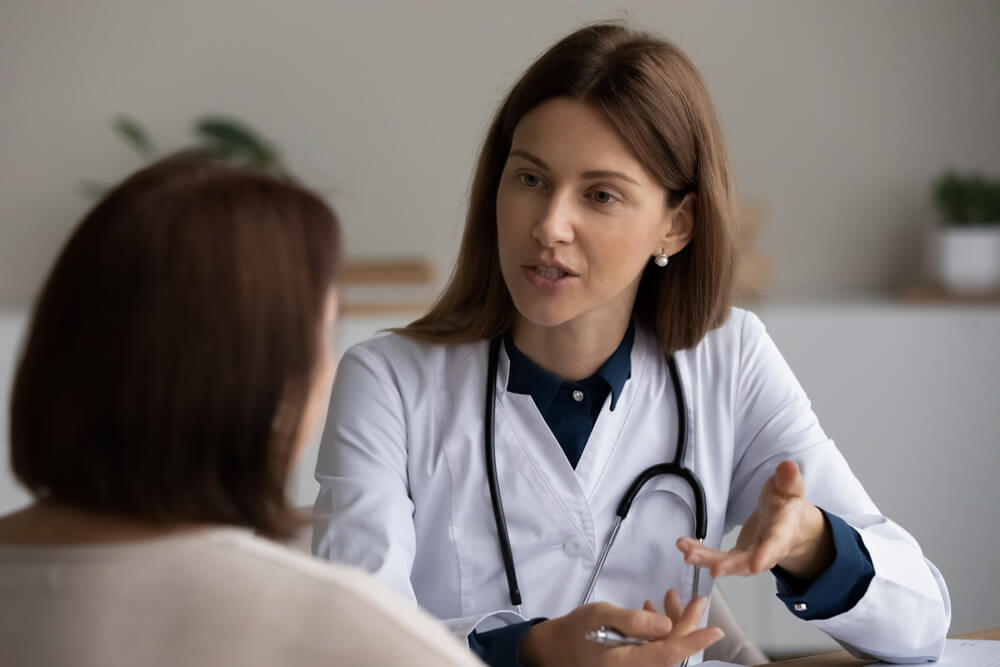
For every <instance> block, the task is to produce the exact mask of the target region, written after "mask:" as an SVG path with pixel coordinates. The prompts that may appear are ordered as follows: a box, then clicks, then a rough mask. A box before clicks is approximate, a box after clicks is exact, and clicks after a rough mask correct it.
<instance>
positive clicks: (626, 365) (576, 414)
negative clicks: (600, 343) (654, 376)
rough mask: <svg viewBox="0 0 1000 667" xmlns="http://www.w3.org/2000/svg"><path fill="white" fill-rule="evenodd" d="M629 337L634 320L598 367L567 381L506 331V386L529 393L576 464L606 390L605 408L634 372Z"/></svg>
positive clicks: (615, 402) (632, 336)
mask: <svg viewBox="0 0 1000 667" xmlns="http://www.w3.org/2000/svg"><path fill="white" fill-rule="evenodd" d="M633 341H635V325H634V324H629V327H628V330H627V331H626V332H625V336H624V338H622V342H621V343H619V344H618V347H617V348H616V349H615V351H614V352H612V353H611V356H610V357H608V359H607V361H605V362H604V363H603V364H601V367H600V368H598V369H597V372H596V373H594V374H593V375H591V376H590V377H588V378H585V379H583V380H580V381H579V382H566V381H565V380H563V379H562V378H561V377H559V376H558V375H555V374H554V373H550V372H549V371H547V370H545V369H544V368H542V367H541V366H539V365H538V364H536V363H535V362H533V361H532V360H531V359H529V358H528V357H526V356H524V353H522V352H521V351H520V350H518V349H517V347H515V346H514V341H513V339H512V338H511V336H510V335H509V334H508V335H507V336H504V339H503V344H504V349H505V350H506V351H507V357H508V358H509V359H510V373H509V374H508V377H507V391H509V392H511V393H514V394H528V395H529V396H531V399H532V400H533V401H534V402H535V406H536V407H537V408H538V411H539V412H540V413H541V414H542V417H543V418H544V419H545V423H546V424H548V426H549V429H550V430H551V431H552V435H554V436H555V437H556V440H557V441H558V442H559V446H560V447H562V449H563V451H564V452H566V458H567V459H569V463H570V465H571V466H573V467H574V468H576V464H577V463H578V462H579V461H580V456H581V455H583V449H584V447H586V446H587V440H589V439H590V432H591V431H593V430H594V423H595V422H597V417H598V415H600V414H601V408H603V407H604V402H605V401H606V400H607V398H608V394H610V395H611V402H610V404H609V406H608V409H609V410H614V409H615V406H616V405H618V397H619V396H621V394H622V388H624V386H625V381H626V380H628V379H629V378H630V377H631V376H632V343H633Z"/></svg>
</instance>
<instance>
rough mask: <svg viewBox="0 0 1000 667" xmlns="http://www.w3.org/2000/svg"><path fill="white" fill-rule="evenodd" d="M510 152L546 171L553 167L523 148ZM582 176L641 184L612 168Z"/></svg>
mask: <svg viewBox="0 0 1000 667" xmlns="http://www.w3.org/2000/svg"><path fill="white" fill-rule="evenodd" d="M510 154H511V155H513V156H517V157H520V158H524V159H525V160H527V161H528V162H531V163H533V164H535V165H537V166H538V167H541V168H542V169H544V170H545V171H548V172H551V171H552V168H551V167H549V165H547V164H545V161H544V160H542V158H540V157H538V156H537V155H532V154H531V153H529V152H528V151H525V150H521V149H520V148H516V149H514V150H512V151H511V152H510ZM580 177H581V178H588V179H589V178H617V179H621V180H623V181H628V182H629V183H632V184H634V185H640V183H639V181H637V180H635V179H634V178H632V177H631V176H629V175H628V174H625V173H623V172H620V171H611V170H607V169H595V170H591V171H585V172H583V173H582V174H580Z"/></svg>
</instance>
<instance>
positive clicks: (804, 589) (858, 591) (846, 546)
mask: <svg viewBox="0 0 1000 667" xmlns="http://www.w3.org/2000/svg"><path fill="white" fill-rule="evenodd" d="M820 511H821V512H823V517H824V519H825V520H826V525H827V526H829V527H830V532H831V533H832V535H833V545H834V550H835V551H836V555H835V556H834V559H833V563H831V564H830V567H828V568H827V569H826V570H824V571H823V573H822V574H820V575H819V576H818V577H817V578H816V579H815V580H814V581H807V580H802V579H797V578H796V577H793V576H792V575H790V574H788V573H787V572H785V571H784V570H782V569H781V568H780V567H776V568H774V569H773V570H771V572H772V573H773V574H774V578H775V580H776V581H777V584H778V599H779V600H781V601H782V602H784V603H785V606H787V607H788V610H789V611H790V612H792V613H793V614H795V615H796V616H798V617H799V618H801V619H803V620H806V621H815V620H819V619H824V618H831V617H833V616H836V615H838V614H843V613H844V612H846V611H849V610H850V609H852V608H853V607H854V605H856V604H857V603H858V600H860V599H861V598H862V597H864V594H865V592H866V591H867V590H868V584H869V583H871V580H872V577H874V576H875V567H874V566H873V565H872V559H871V556H870V555H869V554H868V549H867V548H865V543H864V542H863V541H862V540H861V535H859V534H858V531H856V530H854V528H852V527H851V526H849V525H847V523H846V522H845V521H844V520H843V519H841V518H840V517H838V516H835V515H833V514H829V513H828V512H826V511H824V510H822V509H820Z"/></svg>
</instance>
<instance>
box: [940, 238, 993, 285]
mask: <svg viewBox="0 0 1000 667" xmlns="http://www.w3.org/2000/svg"><path fill="white" fill-rule="evenodd" d="M938 276H939V278H940V280H941V284H942V285H944V286H945V287H947V288H949V289H951V290H954V291H956V292H979V291H984V290H992V289H996V288H998V287H1000V223H997V224H991V225H969V226H957V225H955V226H945V227H940V228H939V229H938Z"/></svg>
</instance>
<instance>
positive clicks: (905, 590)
mask: <svg viewBox="0 0 1000 667" xmlns="http://www.w3.org/2000/svg"><path fill="white" fill-rule="evenodd" d="M739 364H740V365H739V368H738V370H737V376H736V379H735V382H734V386H733V390H734V392H735V396H734V398H733V410H734V415H733V419H734V452H733V462H734V467H733V475H732V480H731V484H730V496H729V504H728V507H727V516H726V530H727V531H728V530H730V529H731V528H733V527H735V526H737V525H740V524H742V523H743V522H744V521H745V520H746V518H747V517H748V516H749V515H750V513H751V512H753V510H754V508H755V507H756V504H757V498H758V496H759V495H760V490H761V488H762V487H763V485H764V483H765V482H766V481H767V479H768V478H769V477H771V475H773V474H774V471H775V468H776V467H777V465H778V464H779V463H780V462H781V461H783V460H786V459H791V460H793V461H795V462H796V463H797V465H798V466H799V469H800V470H801V471H802V475H803V477H804V478H805V482H806V497H807V499H808V500H809V501H810V502H812V503H813V504H815V505H817V506H819V507H822V508H823V509H824V510H826V511H828V512H830V513H833V514H835V515H837V516H839V517H840V518H842V519H843V520H844V521H845V522H847V523H848V524H849V525H850V526H852V527H853V528H854V529H855V530H857V531H858V534H859V535H860V536H861V539H862V541H863V542H864V546H865V548H866V549H867V550H868V553H869V555H870V556H871V560H872V565H873V566H874V569H875V575H874V577H873V578H872V580H871V582H870V583H869V585H868V589H867V591H866V592H865V594H864V595H863V596H862V597H861V599H860V600H859V601H858V602H857V604H855V605H854V607H853V608H851V609H849V610H847V611H845V612H843V613H841V614H838V615H835V616H832V617H830V618H825V619H817V620H813V621H810V623H812V624H813V625H815V626H816V627H818V628H819V629H821V630H823V631H824V632H826V633H827V634H828V635H830V636H831V637H833V638H834V639H835V640H837V641H838V642H840V643H841V644H842V645H843V646H844V647H845V648H847V649H848V650H849V651H850V652H851V653H853V654H855V655H857V656H859V657H865V658H875V659H878V660H883V661H887V662H904V663H905V662H925V661H930V660H936V659H937V658H939V657H940V655H941V652H942V651H943V650H944V639H945V635H946V633H947V630H948V626H949V624H950V621H951V602H950V598H949V596H948V589H947V587H946V585H945V582H944V579H943V577H942V576H941V573H940V572H939V571H938V570H937V568H936V567H934V565H933V564H932V563H931V562H930V561H929V560H927V559H926V558H924V556H923V553H922V552H921V550H920V547H919V545H918V544H917V542H916V540H915V539H914V538H913V537H912V536H911V535H910V534H909V533H907V532H906V531H905V530H903V528H901V527H900V526H899V525H897V524H896V523H894V522H892V521H891V520H889V519H887V518H886V517H884V516H882V514H881V513H880V512H879V510H878V508H877V507H876V506H875V504H874V503H873V502H872V500H871V498H870V497H869V496H868V494H867V493H866V492H865V490H864V488H863V487H862V486H861V483H860V482H859V481H858V479H857V477H855V476H854V473H853V472H852V471H851V469H850V467H849V466H848V465H847V462H846V461H845V460H844V457H843V456H842V455H841V454H840V452H839V450H838V449H837V448H836V446H835V445H834V443H833V441H832V440H830V439H829V438H828V437H827V436H826V434H825V433H824V432H823V430H822V428H820V425H819V422H818V420H817V418H816V415H815V414H814V413H813V411H812V407H811V405H810V402H809V400H808V398H807V397H806V394H805V392H804V391H803V390H802V387H801V386H800V385H799V383H798V381H797V380H796V378H795V376H794V375H793V374H792V371H791V369H790V368H789V367H788V364H787V363H786V362H785V360H784V359H783V358H782V356H781V354H780V353H779V352H778V350H777V348H776V347H775V345H774V342H773V341H772V340H771V338H770V336H768V334H767V332H766V331H765V329H764V325H763V323H761V321H760V320H759V319H758V318H757V317H756V316H755V315H753V314H752V313H746V314H745V316H744V321H743V324H742V331H741V340H740V354H739Z"/></svg>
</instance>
